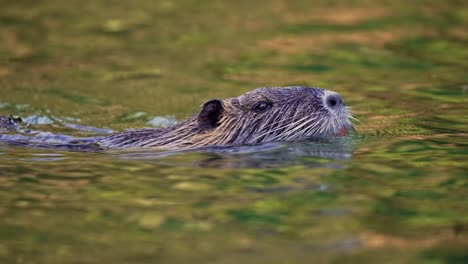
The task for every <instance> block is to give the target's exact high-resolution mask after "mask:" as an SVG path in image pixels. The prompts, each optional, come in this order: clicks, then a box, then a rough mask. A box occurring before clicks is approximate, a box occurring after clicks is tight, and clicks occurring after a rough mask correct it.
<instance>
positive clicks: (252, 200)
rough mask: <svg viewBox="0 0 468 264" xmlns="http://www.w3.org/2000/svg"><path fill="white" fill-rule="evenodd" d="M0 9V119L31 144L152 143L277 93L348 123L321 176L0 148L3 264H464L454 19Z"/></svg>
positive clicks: (90, 6) (425, 14)
mask: <svg viewBox="0 0 468 264" xmlns="http://www.w3.org/2000/svg"><path fill="white" fill-rule="evenodd" d="M0 6H1V9H0V92H1V93H0V114H8V115H9V114H13V115H18V116H21V117H25V118H28V120H29V121H30V122H32V123H33V124H38V125H46V124H47V125H48V126H42V128H40V129H44V130H50V131H53V132H57V133H68V134H70V133H71V134H73V133H77V132H74V131H70V130H69V129H65V128H64V127H62V126H61V125H60V124H61V122H72V123H75V124H81V125H90V126H95V127H100V128H111V129H113V130H125V129H128V128H140V127H148V126H153V125H156V126H159V125H164V124H167V123H172V122H175V120H182V119H184V118H185V117H187V116H189V115H191V114H192V113H195V112H196V111H198V109H199V106H200V105H201V104H202V103H203V102H205V101H207V100H210V99H213V98H226V97H232V96H238V95H240V94H242V93H244V92H246V91H249V90H252V89H254V88H257V87H262V86H287V85H308V86H320V87H324V88H327V89H330V90H334V91H336V92H339V93H340V94H341V95H342V97H343V98H344V100H345V102H346V104H347V105H349V106H351V107H352V109H353V112H354V113H355V114H356V115H357V118H358V119H359V120H361V123H359V122H356V123H355V127H356V128H357V131H358V132H359V134H357V135H354V136H350V137H349V138H347V140H349V141H350V142H348V143H346V142H345V143H344V144H345V145H352V146H353V149H354V150H353V152H352V155H351V153H348V152H345V153H338V154H346V155H344V156H346V157H347V158H345V159H344V160H338V161H337V159H336V157H337V156H340V157H342V156H343V155H333V153H332V155H328V156H323V155H318V157H317V155H309V156H307V155H305V156H304V155H303V154H301V155H298V156H297V151H292V152H283V153H282V154H281V153H280V154H278V153H277V152H268V151H267V152H266V153H265V156H262V157H258V156H252V155H246V154H239V155H237V156H230V155H218V154H206V153H205V154H199V153H185V154H178V155H169V156H167V157H159V156H158V157H157V158H154V157H153V158H151V159H149V160H148V159H144V160H141V159H139V158H136V159H135V157H133V156H131V157H122V156H119V155H117V156H113V155H111V154H103V153H74V152H61V151H51V150H47V151H45V150H38V149H28V148H14V147H9V146H8V147H7V146H4V145H1V146H0V189H1V192H0V193H1V194H0V201H1V202H0V205H1V207H0V218H1V220H0V260H2V259H3V261H4V262H3V263H101V262H102V261H108V262H110V263H146V262H148V263H154V262H168V263H179V262H180V263H187V261H188V260H190V261H191V262H200V263H239V262H241V261H242V262H246V263H310V262H327V263H346V262H352V263H356V262H367V263H376V262H379V263H417V262H421V263H467V262H468V255H467V251H466V248H468V240H467V234H466V230H467V229H468V214H467V213H466V212H468V207H467V202H468V196H467V193H468V190H467V186H468V179H467V174H466V171H467V165H466V158H467V155H466V154H467V134H466V132H467V131H466V128H467V125H468V123H467V117H468V112H467V100H466V93H467V92H468V74H467V71H468V46H467V45H468V5H467V2H466V1H462V0H458V1H457V0H447V1H423V0H416V1H406V0H405V1H403V0H391V1H386V0H381V1H368V0H354V1H351V0H350V1H341V0H332V1H322V0H317V1H301V0H299V1H282V0H270V1H244V0H239V1H194V0H178V1H171V0H154V1H149V0H132V1H105V0H100V1H96V0H93V1H88V0H80V1H76V0H67V1H59V0H34V1H28V0H15V1H11V0H0ZM51 124H52V125H51ZM76 135H80V134H79V133H77V134H76ZM288 147H290V148H293V149H295V148H296V147H297V146H296V147H294V146H288ZM331 149H332V150H330V147H328V148H326V150H327V151H328V152H330V151H332V152H333V149H334V150H335V151H336V147H335V146H334V145H332V147H331ZM280 152H281V151H280ZM306 152H307V151H306ZM319 152H320V151H319ZM291 153H296V154H291ZM316 153H318V152H316ZM286 154H287V155H286ZM291 155H292V156H291ZM278 157H289V158H287V159H288V163H287V164H281V163H278V162H279V161H278ZM245 159H248V160H249V163H248V164H249V165H245V164H246V163H245V161H246V160H245ZM281 160H284V159H283V158H281ZM226 164H229V166H227V165H226Z"/></svg>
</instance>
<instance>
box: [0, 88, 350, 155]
mask: <svg viewBox="0 0 468 264" xmlns="http://www.w3.org/2000/svg"><path fill="white" fill-rule="evenodd" d="M351 117H352V116H351V114H350V113H349V111H348V108H347V107H346V106H345V104H344V102H343V100H342V99H341V97H340V96H339V95H338V94H337V93H335V92H332V91H327V90H323V89H321V88H317V87H301V86H293V87H283V88H281V87H265V88H258V89H255V90H253V91H251V92H248V93H245V94H243V95H241V96H238V97H233V98H228V99H225V100H218V99H213V100H210V101H207V102H206V103H204V104H203V105H202V109H201V111H200V113H198V114H196V115H193V116H191V117H189V118H188V119H186V120H185V121H182V122H181V123H178V124H176V125H173V126H171V127H167V128H152V129H141V130H133V131H126V132H121V133H115V134H111V135H106V136H99V137H91V138H73V137H70V136H66V135H54V134H51V133H37V132H39V131H35V132H34V133H32V134H33V137H28V136H24V135H0V140H1V141H4V142H8V143H10V144H14V145H21V146H27V145H31V146H40V147H57V146H60V147H62V148H66V149H80V150H86V149H115V148H119V149H122V148H162V149H182V148H195V147H203V146H214V145H218V146H223V145H224V146H225V145H246V144H257V143H263V142H274V141H292V140H297V139H301V138H306V137H315V136H325V137H327V136H339V135H344V134H346V133H347V131H348V130H349V129H350V128H352V125H351V122H350V120H349V119H350V118H351ZM16 121H17V120H16V119H14V118H9V117H1V116H0V132H5V131H7V130H17V128H18V126H17V125H16ZM57 139H58V141H59V142H62V144H55V143H54V145H51V143H50V142H56V141H57ZM65 139H66V140H65ZM51 140H52V141H51Z"/></svg>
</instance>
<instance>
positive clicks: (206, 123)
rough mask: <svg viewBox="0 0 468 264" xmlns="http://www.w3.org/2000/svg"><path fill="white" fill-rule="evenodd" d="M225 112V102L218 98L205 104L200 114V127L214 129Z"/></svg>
mask: <svg viewBox="0 0 468 264" xmlns="http://www.w3.org/2000/svg"><path fill="white" fill-rule="evenodd" d="M222 113H223V102H222V101H221V100H218V99H214V100H210V101H208V102H206V103H204V104H203V106H202V110H201V112H200V113H199V114H198V127H199V128H200V129H202V130H207V129H213V128H215V127H217V126H218V123H219V120H220V119H221V114H222Z"/></svg>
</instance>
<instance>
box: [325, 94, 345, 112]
mask: <svg viewBox="0 0 468 264" xmlns="http://www.w3.org/2000/svg"><path fill="white" fill-rule="evenodd" d="M325 102H326V104H327V106H328V107H330V108H332V109H334V108H340V107H343V106H344V102H343V100H341V97H340V96H339V95H338V94H336V93H333V94H329V95H328V96H327V97H326V98H325Z"/></svg>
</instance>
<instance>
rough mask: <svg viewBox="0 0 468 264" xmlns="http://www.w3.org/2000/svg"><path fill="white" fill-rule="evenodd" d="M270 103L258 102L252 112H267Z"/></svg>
mask: <svg viewBox="0 0 468 264" xmlns="http://www.w3.org/2000/svg"><path fill="white" fill-rule="evenodd" d="M271 105H272V104H271V103H270V102H265V101H261V102H258V103H257V104H256V105H255V106H254V108H253V110H254V111H256V112H263V111H265V110H268V109H270V108H271Z"/></svg>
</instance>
